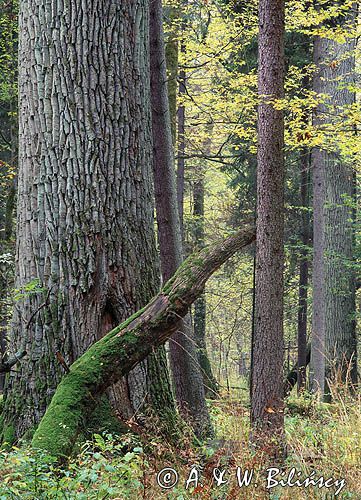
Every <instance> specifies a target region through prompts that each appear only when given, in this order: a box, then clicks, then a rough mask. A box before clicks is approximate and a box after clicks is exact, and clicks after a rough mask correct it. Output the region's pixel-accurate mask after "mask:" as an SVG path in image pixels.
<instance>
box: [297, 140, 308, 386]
mask: <svg viewBox="0 0 361 500" xmlns="http://www.w3.org/2000/svg"><path fill="white" fill-rule="evenodd" d="M300 165H301V169H300V170H301V171H300V184H301V187H300V195H301V196H300V197H301V210H302V215H301V243H302V248H301V255H300V264H299V265H300V274H299V288H298V323H297V347H298V349H297V367H298V368H297V369H298V376H297V389H298V392H301V391H302V390H303V389H305V387H306V358H307V296H308V267H309V266H308V246H309V244H310V230H309V225H310V218H309V213H308V208H309V203H308V200H309V196H308V193H309V187H308V185H309V181H310V176H309V170H310V154H309V151H308V150H307V149H305V150H303V151H302V153H301V159H300Z"/></svg>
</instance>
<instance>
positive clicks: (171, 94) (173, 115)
mask: <svg viewBox="0 0 361 500" xmlns="http://www.w3.org/2000/svg"><path fill="white" fill-rule="evenodd" d="M180 11H181V9H180V8H179V7H178V6H175V5H170V6H167V8H166V9H165V15H166V17H167V19H168V23H169V33H168V37H167V40H166V46H165V57H166V61H167V81H168V101H169V111H170V120H171V129H172V141H173V149H174V151H175V150H176V143H177V94H178V50H179V44H178V37H179V28H178V21H179V18H180V15H181V12H180Z"/></svg>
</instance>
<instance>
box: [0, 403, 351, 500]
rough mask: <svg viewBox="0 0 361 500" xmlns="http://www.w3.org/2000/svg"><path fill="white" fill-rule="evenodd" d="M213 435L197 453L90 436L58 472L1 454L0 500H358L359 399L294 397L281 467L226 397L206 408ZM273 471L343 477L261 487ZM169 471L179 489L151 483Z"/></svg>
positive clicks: (37, 459) (15, 451)
mask: <svg viewBox="0 0 361 500" xmlns="http://www.w3.org/2000/svg"><path fill="white" fill-rule="evenodd" d="M209 405H210V413H211V418H212V422H213V425H214V428H215V433H216V437H215V438H214V439H212V440H210V441H209V442H207V443H203V444H202V445H201V446H198V447H195V446H194V443H192V440H191V439H188V441H187V440H184V442H183V445H182V446H181V447H180V448H178V449H175V448H171V447H170V446H169V445H168V444H167V443H166V442H165V441H164V440H163V439H161V438H159V437H158V438H153V437H151V435H152V434H151V433H148V432H147V433H145V434H144V435H140V436H135V435H133V434H131V433H128V434H127V435H123V436H122V437H121V438H120V437H116V436H115V435H114V434H102V435H100V434H95V435H93V438H92V439H91V440H90V441H87V442H86V443H85V444H83V445H82V446H81V448H80V449H79V451H80V452H79V454H78V455H77V456H76V457H73V458H72V459H70V461H69V462H68V463H67V465H62V466H58V465H56V463H55V462H54V461H53V460H52V459H51V458H50V457H48V456H46V455H44V454H42V453H40V452H39V453H38V452H36V451H34V450H30V449H29V448H27V447H25V446H24V447H21V448H16V447H14V448H12V449H11V450H10V451H6V450H5V449H4V450H3V451H1V452H0V500H2V499H6V500H7V499H23V498H25V499H26V498H29V499H39V500H40V499H73V498H74V499H75V498H76V499H80V500H81V499H89V500H92V499H102V500H105V499H121V500H123V499H124V500H125V499H130V500H133V499H134V500H138V499H142V498H145V499H154V500H158V499H159V500H162V499H166V500H188V499H193V498H199V499H210V500H213V499H219V500H233V499H247V500H248V499H252V498H255V499H257V498H260V499H269V498H270V499H274V500H276V499H277V500H278V499H282V500H283V499H284V500H286V499H296V500H297V499H309V498H312V499H325V500H326V499H333V498H342V499H348V498H352V499H359V498H361V487H360V484H361V471H360V465H359V464H360V463H361V443H360V433H361V410H360V399H357V398H352V397H350V396H348V395H347V394H344V393H339V394H337V395H335V397H334V399H333V403H332V404H319V403H317V402H316V401H315V400H314V399H313V398H312V397H310V396H304V397H302V398H297V397H295V396H292V397H290V398H289V400H288V402H287V408H286V410H285V419H286V435H287V443H288V457H287V459H286V462H285V463H284V464H283V466H280V465H277V464H273V463H272V460H270V459H269V458H268V443H264V446H263V447H262V449H260V450H257V451H255V450H253V449H251V448H250V446H249V437H250V428H249V408H248V404H245V401H240V399H239V398H238V397H237V399H236V398H235V397H234V394H233V397H232V395H229V394H227V395H226V394H223V397H222V398H221V399H220V400H217V401H211V402H209ZM194 466H196V467H197V470H198V471H199V474H200V475H199V484H198V485H196V484H195V482H194V481H193V482H191V483H190V485H189V487H188V489H186V488H185V483H186V481H187V479H189V477H190V472H191V471H192V468H193V467H194ZM273 466H277V467H279V468H282V467H283V468H282V471H281V473H282V472H284V473H285V476H287V474H288V472H289V471H290V470H291V469H292V468H295V471H296V472H297V473H300V477H301V479H302V480H303V479H304V478H306V477H311V476H312V475H314V477H319V476H321V475H323V476H324V478H325V479H328V478H334V479H339V480H341V479H343V478H344V479H345V486H344V487H343V488H342V490H341V491H340V493H339V494H338V495H337V496H335V491H336V487H334V486H332V487H330V488H329V489H326V488H321V489H319V488H317V487H314V486H310V487H308V488H304V487H297V486H296V487H295V486H293V487H289V486H285V487H281V486H278V487H275V488H272V489H270V490H267V488H266V482H265V477H266V475H265V474H266V469H267V468H269V467H273ZM164 467H172V468H173V469H175V470H176V471H177V473H178V475H179V480H178V483H177V484H176V485H175V486H174V487H173V488H169V489H162V488H160V487H159V485H158V484H157V480H156V479H157V474H158V472H160V471H161V470H162V469H163V468H164ZM237 467H240V468H242V470H244V469H245V468H248V469H249V470H253V473H254V476H253V479H252V482H251V484H250V486H249V487H247V488H246V487H242V488H240V487H239V485H238V483H237V480H236V477H237V476H236V471H237ZM223 469H227V473H225V475H224V479H226V480H227V483H226V484H223V485H220V486H217V484H216V481H215V479H214V476H213V471H214V470H218V471H222V470H223Z"/></svg>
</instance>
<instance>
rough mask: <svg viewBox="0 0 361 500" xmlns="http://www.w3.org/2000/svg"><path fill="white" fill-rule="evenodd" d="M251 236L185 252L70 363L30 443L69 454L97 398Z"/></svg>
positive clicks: (165, 333)
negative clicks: (156, 289) (144, 299)
mask: <svg viewBox="0 0 361 500" xmlns="http://www.w3.org/2000/svg"><path fill="white" fill-rule="evenodd" d="M254 239H255V230H254V228H253V227H246V228H245V229H242V230H241V231H239V232H238V233H237V234H235V235H234V236H230V237H229V238H227V239H226V240H224V241H223V242H222V243H218V244H216V245H213V246H211V247H208V248H205V249H203V250H202V251H201V252H199V253H197V254H193V255H192V256H190V257H189V258H188V259H187V260H186V261H185V262H184V263H183V264H182V265H181V266H180V267H179V269H178V270H177V272H176V273H175V274H174V276H173V277H172V278H171V279H170V280H169V281H168V282H167V283H166V284H165V286H164V287H163V289H162V290H161V291H160V293H159V294H158V295H157V296H156V297H154V299H153V300H152V301H151V302H149V304H148V305H147V306H146V307H145V308H144V309H142V310H140V311H138V312H137V313H136V314H134V315H133V316H131V317H130V318H129V319H128V320H127V321H126V322H124V323H122V324H121V325H119V326H118V327H116V328H115V329H114V330H112V331H111V332H110V333H109V334H108V335H106V336H105V337H103V338H102V339H101V340H99V341H98V342H96V343H95V344H94V345H93V346H92V347H90V349H88V351H86V353H85V354H84V355H83V356H81V357H80V358H79V359H78V360H77V361H76V362H75V363H74V364H73V365H72V366H71V367H70V372H69V373H68V374H67V375H66V376H65V377H64V378H63V380H62V381H61V382H60V384H59V386H58V388H57V390H56V392H55V395H54V397H53V399H52V401H51V403H50V405H49V408H48V409H47V411H46V413H45V415H44V417H43V419H42V420H41V422H40V424H39V427H38V429H37V431H36V433H35V435H34V437H33V441H32V445H33V446H34V447H36V448H42V449H44V450H46V451H47V452H48V453H50V454H51V455H53V456H55V457H59V458H60V457H64V456H68V455H69V454H70V453H71V451H72V448H73V445H74V443H75V440H76V438H77V435H78V433H79V431H80V430H81V428H82V427H83V426H84V423H85V420H86V417H87V416H89V414H90V413H91V412H92V411H93V409H94V408H95V406H96V404H97V400H98V399H97V398H98V397H99V396H100V395H101V394H102V393H103V392H104V391H105V390H106V389H107V388H108V387H109V386H110V385H111V384H113V383H115V382H117V381H118V380H120V379H121V377H123V376H124V375H126V374H127V373H128V372H129V371H130V370H131V369H132V368H134V367H135V366H136V365H137V363H139V362H140V361H142V360H143V359H144V358H145V357H146V356H148V354H150V353H151V352H153V351H154V350H155V349H156V348H157V347H158V346H160V345H162V344H164V342H165V341H166V340H167V339H168V338H169V337H170V336H171V335H172V333H174V332H175V331H176V330H177V328H178V325H179V320H180V319H181V318H183V317H184V316H185V315H186V314H187V312H188V310H189V307H190V306H191V304H192V303H193V302H194V301H195V300H196V299H197V297H199V296H200V294H201V293H202V291H203V288H204V285H205V283H206V281H207V279H208V278H209V277H210V276H211V275H212V274H213V273H214V272H215V271H216V270H217V269H218V268H219V267H220V266H221V265H222V264H223V263H224V262H225V261H226V260H227V259H228V258H229V257H231V256H232V255H233V254H234V253H235V252H237V251H238V250H240V249H241V248H242V247H244V246H246V245H248V244H249V243H251V242H252V241H254Z"/></svg>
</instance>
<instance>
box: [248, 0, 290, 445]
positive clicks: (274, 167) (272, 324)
mask: <svg viewBox="0 0 361 500" xmlns="http://www.w3.org/2000/svg"><path fill="white" fill-rule="evenodd" d="M284 10H285V9H284V2H283V0H261V1H260V4H259V28H260V31H259V38H258V44H259V45H258V47H259V49H258V50H259V57H258V66H259V67H258V72H259V73H258V92H259V97H260V100H261V102H260V104H259V108H258V169H257V249H256V315H255V333H254V340H253V364H252V370H253V376H252V386H253V387H252V402H251V421H252V427H253V431H254V433H253V435H254V439H255V441H256V442H263V444H264V439H267V440H268V443H269V442H270V441H271V443H270V446H271V447H272V448H274V453H275V454H276V455H279V454H280V453H281V454H283V434H284V416H283V265H284V256H283V225H284V222H283V221H284V201H283V200H284V158H283V144H284V139H283V136H284V121H283V112H282V111H280V110H277V109H276V107H275V106H274V105H273V100H274V99H280V98H282V97H283V95H284V89H283V80H284Z"/></svg>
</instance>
